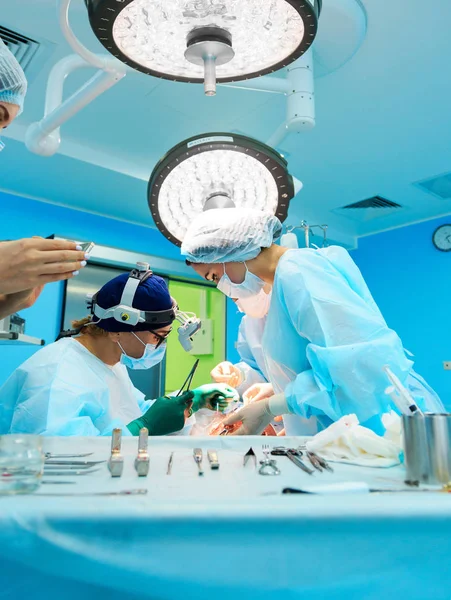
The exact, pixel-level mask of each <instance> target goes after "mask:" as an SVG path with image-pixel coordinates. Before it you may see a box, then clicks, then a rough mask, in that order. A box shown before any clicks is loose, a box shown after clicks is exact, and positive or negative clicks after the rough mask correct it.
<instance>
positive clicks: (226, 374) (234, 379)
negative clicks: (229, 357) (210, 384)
mask: <svg viewBox="0 0 451 600" xmlns="http://www.w3.org/2000/svg"><path fill="white" fill-rule="evenodd" d="M210 375H211V378H212V379H213V380H214V381H216V382H218V383H226V384H227V385H231V386H232V387H235V388H236V387H238V386H239V385H241V384H242V383H243V381H244V376H243V373H242V372H241V370H240V369H239V368H238V367H236V366H235V365H232V363H231V362H228V361H224V362H220V363H219V364H218V365H216V367H215V368H214V369H213V371H212V372H211V373H210Z"/></svg>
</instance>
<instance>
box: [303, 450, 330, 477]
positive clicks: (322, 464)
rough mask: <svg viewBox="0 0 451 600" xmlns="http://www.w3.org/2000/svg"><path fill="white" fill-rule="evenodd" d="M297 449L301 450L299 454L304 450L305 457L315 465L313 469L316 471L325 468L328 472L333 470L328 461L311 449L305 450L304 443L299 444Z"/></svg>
mask: <svg viewBox="0 0 451 600" xmlns="http://www.w3.org/2000/svg"><path fill="white" fill-rule="evenodd" d="M298 451H299V452H301V456H302V451H304V452H305V454H306V455H307V458H308V459H309V461H310V462H311V463H312V465H313V466H314V467H315V469H316V470H317V471H322V470H323V469H326V470H327V471H329V472H330V473H333V472H334V470H333V469H332V467H331V466H330V465H329V463H328V462H327V461H326V460H324V458H321V456H318V455H317V454H316V453H315V452H312V451H311V450H307V447H306V446H305V445H303V446H299V448H298Z"/></svg>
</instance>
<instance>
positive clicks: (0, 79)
mask: <svg viewBox="0 0 451 600" xmlns="http://www.w3.org/2000/svg"><path fill="white" fill-rule="evenodd" d="M26 93H27V79H26V77H25V73H24V72H23V70H22V67H21V66H20V65H19V63H18V62H17V60H16V58H15V57H14V55H13V54H12V52H10V51H9V50H8V48H7V47H6V44H5V43H4V42H3V40H2V39H1V38H0V102H9V103H10V104H16V105H17V106H18V107H19V109H20V110H19V114H20V113H21V112H22V110H23V103H24V99H25V94H26Z"/></svg>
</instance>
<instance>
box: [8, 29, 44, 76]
mask: <svg viewBox="0 0 451 600" xmlns="http://www.w3.org/2000/svg"><path fill="white" fill-rule="evenodd" d="M0 37H1V38H2V40H3V41H4V42H5V44H6V45H7V46H8V48H9V49H10V50H11V52H12V53H13V54H14V56H15V57H16V59H17V61H18V62H19V64H20V66H21V67H22V69H23V70H24V71H25V73H27V71H28V70H29V68H30V64H31V61H32V60H33V57H34V56H35V55H36V52H37V51H38V49H39V46H40V43H39V42H37V41H36V40H33V39H31V38H29V37H27V36H25V35H22V34H21V33H17V32H16V31H12V30H11V29H7V28H6V27H2V26H1V25H0ZM27 74H28V73H27Z"/></svg>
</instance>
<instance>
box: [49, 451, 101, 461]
mask: <svg viewBox="0 0 451 600" xmlns="http://www.w3.org/2000/svg"><path fill="white" fill-rule="evenodd" d="M93 454H94V452H86V453H85V454H53V453H52V452H46V453H45V454H44V456H45V460H50V459H53V458H85V457H86V456H92V455H93Z"/></svg>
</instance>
